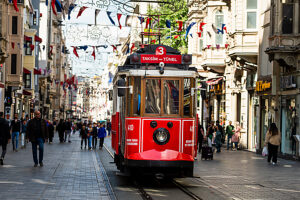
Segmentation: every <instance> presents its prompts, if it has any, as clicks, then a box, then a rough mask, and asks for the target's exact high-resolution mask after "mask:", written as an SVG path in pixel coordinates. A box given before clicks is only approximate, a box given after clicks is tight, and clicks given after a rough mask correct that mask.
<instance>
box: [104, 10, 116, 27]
mask: <svg viewBox="0 0 300 200" xmlns="http://www.w3.org/2000/svg"><path fill="white" fill-rule="evenodd" d="M106 13H107V16H108V18H109V20H110V22H111V23H112V24H113V25H116V24H115V21H114V20H113V19H112V18H111V16H110V14H111V12H109V11H107V12H106Z"/></svg>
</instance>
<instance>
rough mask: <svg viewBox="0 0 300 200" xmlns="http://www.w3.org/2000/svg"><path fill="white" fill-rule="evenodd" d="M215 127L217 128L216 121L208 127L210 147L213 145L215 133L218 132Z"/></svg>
mask: <svg viewBox="0 0 300 200" xmlns="http://www.w3.org/2000/svg"><path fill="white" fill-rule="evenodd" d="M215 129H216V128H215V125H214V122H211V123H210V125H209V127H208V129H207V135H206V137H207V142H208V146H209V147H212V142H213V137H214V133H215V132H216V130H215Z"/></svg>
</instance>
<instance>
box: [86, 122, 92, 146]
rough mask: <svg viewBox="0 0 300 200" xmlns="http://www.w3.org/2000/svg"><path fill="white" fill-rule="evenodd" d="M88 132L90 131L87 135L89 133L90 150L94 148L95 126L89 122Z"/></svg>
mask: <svg viewBox="0 0 300 200" xmlns="http://www.w3.org/2000/svg"><path fill="white" fill-rule="evenodd" d="M87 132H88V133H87V135H88V142H89V150H92V140H93V127H92V124H91V123H90V124H89V127H88V130H87Z"/></svg>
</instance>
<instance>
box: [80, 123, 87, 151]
mask: <svg viewBox="0 0 300 200" xmlns="http://www.w3.org/2000/svg"><path fill="white" fill-rule="evenodd" d="M80 136H81V149H82V145H83V141H84V144H85V147H84V148H85V149H86V140H87V129H86V128H85V126H82V128H81V130H80Z"/></svg>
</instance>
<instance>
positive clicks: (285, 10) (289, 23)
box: [282, 3, 294, 34]
mask: <svg viewBox="0 0 300 200" xmlns="http://www.w3.org/2000/svg"><path fill="white" fill-rule="evenodd" d="M293 22H294V4H292V3H283V4H282V34H292V33H293V24H294V23H293Z"/></svg>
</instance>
